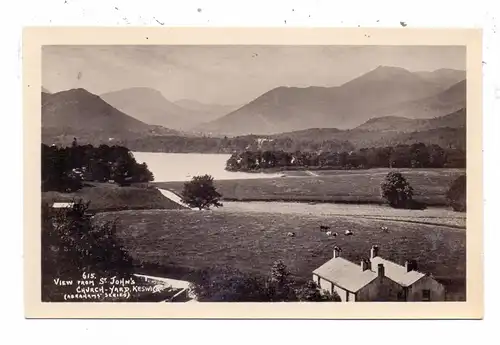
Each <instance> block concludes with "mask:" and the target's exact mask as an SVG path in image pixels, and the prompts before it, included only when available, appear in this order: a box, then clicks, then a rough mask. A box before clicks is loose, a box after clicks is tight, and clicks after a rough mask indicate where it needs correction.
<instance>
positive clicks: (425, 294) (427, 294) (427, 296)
mask: <svg viewBox="0 0 500 345" xmlns="http://www.w3.org/2000/svg"><path fill="white" fill-rule="evenodd" d="M422 300H423V301H430V300H431V290H422Z"/></svg>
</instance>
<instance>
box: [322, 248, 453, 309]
mask: <svg viewBox="0 0 500 345" xmlns="http://www.w3.org/2000/svg"><path fill="white" fill-rule="evenodd" d="M313 280H314V281H315V282H316V283H317V284H318V285H319V287H320V288H321V290H326V291H329V292H331V293H332V292H334V291H335V292H336V293H337V294H338V295H339V296H340V298H341V300H342V301H343V302H362V301H380V302H384V301H408V302H409V301H414V302H417V301H444V300H445V289H444V286H443V285H442V284H440V283H439V282H437V281H436V280H435V279H434V278H432V277H431V276H430V275H428V274H424V273H422V272H419V271H417V265H416V262H415V261H413V260H408V261H406V262H405V265H404V266H402V265H399V264H397V263H395V262H392V261H390V260H387V259H384V258H382V257H380V256H379V248H378V246H373V247H372V248H371V250H370V258H369V259H363V260H361V263H360V265H357V264H355V263H353V262H351V261H349V260H346V259H344V258H343V257H341V250H340V248H338V247H335V248H334V249H333V258H332V259H330V260H329V261H327V262H326V263H324V264H323V265H322V266H320V267H318V268H317V269H316V270H314V271H313Z"/></svg>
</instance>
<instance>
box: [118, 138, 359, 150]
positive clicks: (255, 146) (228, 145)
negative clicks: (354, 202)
mask: <svg viewBox="0 0 500 345" xmlns="http://www.w3.org/2000/svg"><path fill="white" fill-rule="evenodd" d="M116 143H117V144H118V145H123V146H126V147H129V148H130V149H131V150H134V151H144V152H166V153H192V152H196V153H233V152H242V151H244V150H270V151H278V150H283V151H287V152H295V151H297V150H300V151H305V152H309V151H318V150H327V151H339V150H340V151H342V150H353V149H354V145H353V144H351V143H349V142H348V141H342V140H314V139H312V140H306V139H300V140H298V139H292V138H288V137H286V138H272V139H271V138H261V137H258V136H255V135H246V136H239V137H233V138H228V137H223V138H218V137H206V136H203V137H183V136H150V137H143V138H139V139H133V140H121V141H120V140H118V141H116Z"/></svg>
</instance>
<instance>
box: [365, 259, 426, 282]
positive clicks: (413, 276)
mask: <svg viewBox="0 0 500 345" xmlns="http://www.w3.org/2000/svg"><path fill="white" fill-rule="evenodd" d="M370 261H371V263H372V268H375V267H377V266H378V265H379V264H383V265H384V268H385V275H386V277H388V278H389V279H391V280H393V281H395V282H396V283H398V284H400V285H402V286H410V285H412V284H413V283H415V282H416V281H417V280H419V279H420V278H422V277H425V274H424V273H422V272H418V271H414V270H413V271H410V272H407V271H406V267H405V266H402V265H399V264H397V263H395V262H392V261H390V260H386V259H384V258H381V257H380V256H376V257H374V258H372V259H370Z"/></svg>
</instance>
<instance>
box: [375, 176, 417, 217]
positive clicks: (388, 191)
mask: <svg viewBox="0 0 500 345" xmlns="http://www.w3.org/2000/svg"><path fill="white" fill-rule="evenodd" d="M380 191H381V194H382V197H383V198H385V199H386V200H387V202H388V203H389V205H391V207H394V208H409V207H410V206H411V202H412V198H413V188H412V187H411V186H410V184H409V183H408V181H406V179H405V178H404V176H403V175H402V174H401V173H399V172H390V173H388V174H387V176H386V177H385V180H384V181H383V182H382V184H381V185H380Z"/></svg>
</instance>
